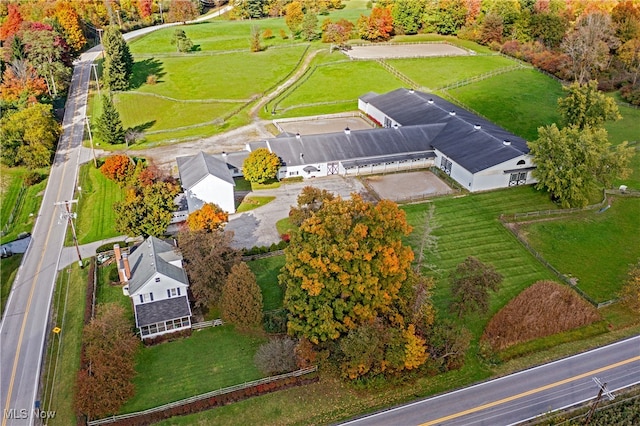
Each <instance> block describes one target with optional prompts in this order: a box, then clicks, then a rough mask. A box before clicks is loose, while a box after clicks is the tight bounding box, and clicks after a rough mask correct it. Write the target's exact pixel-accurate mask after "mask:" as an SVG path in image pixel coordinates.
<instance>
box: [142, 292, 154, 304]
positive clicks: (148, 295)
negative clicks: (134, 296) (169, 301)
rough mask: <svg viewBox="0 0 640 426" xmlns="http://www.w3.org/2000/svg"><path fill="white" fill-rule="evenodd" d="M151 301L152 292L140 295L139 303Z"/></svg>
mask: <svg viewBox="0 0 640 426" xmlns="http://www.w3.org/2000/svg"><path fill="white" fill-rule="evenodd" d="M147 302H153V293H145V294H141V295H140V303H147Z"/></svg>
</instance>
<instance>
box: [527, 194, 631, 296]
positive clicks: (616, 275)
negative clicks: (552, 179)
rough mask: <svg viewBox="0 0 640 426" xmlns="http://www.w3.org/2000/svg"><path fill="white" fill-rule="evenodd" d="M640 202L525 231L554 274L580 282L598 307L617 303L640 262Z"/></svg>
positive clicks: (617, 203) (618, 202)
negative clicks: (634, 265)
mask: <svg viewBox="0 0 640 426" xmlns="http://www.w3.org/2000/svg"><path fill="white" fill-rule="evenodd" d="M638 212H640V199H638V198H614V199H613V200H612V203H611V208H610V209H608V210H606V211H605V212H603V213H597V211H587V212H584V213H581V214H579V215H577V216H570V217H567V218H564V219H558V220H552V221H541V222H535V223H531V224H527V225H523V230H524V232H525V233H526V235H527V239H528V240H529V242H530V243H531V245H532V246H533V247H534V248H535V249H536V250H537V251H538V252H539V253H540V254H542V255H543V256H544V258H545V259H547V261H549V262H550V263H551V264H552V265H553V266H554V267H555V268H557V269H558V270H560V271H561V272H562V273H564V274H565V275H571V276H573V277H576V278H578V287H579V288H580V289H582V290H583V291H584V292H586V293H587V294H588V295H589V296H590V297H592V298H593V299H594V300H596V301H597V302H604V301H607V300H610V299H614V298H616V294H617V292H618V291H619V290H620V288H621V287H622V285H623V284H624V282H625V280H626V274H627V272H628V266H629V265H630V264H632V263H635V262H636V261H637V259H638V258H640V245H639V244H638V235H640V222H639V221H638Z"/></svg>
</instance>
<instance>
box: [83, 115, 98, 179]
mask: <svg viewBox="0 0 640 426" xmlns="http://www.w3.org/2000/svg"><path fill="white" fill-rule="evenodd" d="M84 122H85V123H87V130H88V131H89V143H90V144H91V154H92V155H93V165H94V166H95V168H96V169H97V168H98V160H97V159H96V151H95V150H94V149H93V136H92V135H91V125H90V123H89V116H88V115H85V116H84Z"/></svg>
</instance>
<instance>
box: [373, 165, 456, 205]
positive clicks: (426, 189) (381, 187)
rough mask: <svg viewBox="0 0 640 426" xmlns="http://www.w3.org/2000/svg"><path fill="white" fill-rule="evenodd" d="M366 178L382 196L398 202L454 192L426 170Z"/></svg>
mask: <svg viewBox="0 0 640 426" xmlns="http://www.w3.org/2000/svg"><path fill="white" fill-rule="evenodd" d="M364 180H365V182H366V183H367V185H368V186H369V187H370V188H372V189H373V190H374V191H375V192H376V194H378V196H379V197H380V198H384V199H387V200H391V201H398V202H400V201H411V200H421V199H424V198H428V197H430V196H436V195H445V194H450V193H452V192H453V190H452V189H451V188H450V187H449V185H447V184H446V183H445V182H443V181H442V180H440V179H439V178H438V177H437V176H436V175H434V174H433V173H431V172H429V171H426V170H424V171H416V172H407V173H394V174H389V175H375V176H368V177H365V178H364Z"/></svg>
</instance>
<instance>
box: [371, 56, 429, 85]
mask: <svg viewBox="0 0 640 426" xmlns="http://www.w3.org/2000/svg"><path fill="white" fill-rule="evenodd" d="M377 62H378V63H379V64H380V65H381V66H382V68H384V69H385V70H387V71H389V72H390V73H391V74H392V75H394V76H395V77H396V78H397V79H398V80H400V81H402V82H403V83H404V84H406V85H408V86H409V87H411V88H414V89H418V90H424V88H423V87H422V86H421V85H419V84H418V83H416V82H415V81H413V80H411V79H410V78H409V77H407V76H406V75H404V74H402V73H401V72H400V71H398V70H397V69H395V68H394V67H392V66H391V65H389V64H388V63H386V62H385V61H384V60H383V59H378V60H377Z"/></svg>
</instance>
